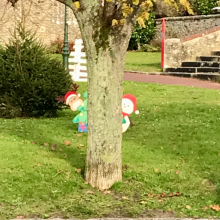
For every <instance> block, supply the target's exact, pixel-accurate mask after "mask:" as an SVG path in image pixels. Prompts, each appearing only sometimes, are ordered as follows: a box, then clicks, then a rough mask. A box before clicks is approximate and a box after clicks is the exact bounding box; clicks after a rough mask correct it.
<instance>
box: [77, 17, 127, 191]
mask: <svg viewBox="0 0 220 220" xmlns="http://www.w3.org/2000/svg"><path fill="white" fill-rule="evenodd" d="M78 20H79V25H80V26H83V28H81V33H82V38H83V41H84V45H85V51H86V55H87V69H88V141H87V157H86V172H85V181H86V182H88V183H89V184H91V185H92V186H93V187H97V188H99V189H100V190H105V189H109V188H110V187H111V186H112V185H113V184H114V183H115V182H118V181H122V155H121V142H122V107H121V102H122V95H123V75H124V64H125V56H126V51H127V47H128V43H129V39H130V35H131V26H129V25H127V26H124V27H123V31H121V32H118V33H115V34H112V32H111V31H109V29H106V30H104V31H100V30H98V31H99V35H98V37H97V36H96V30H97V29H96V27H95V26H94V25H92V23H90V21H89V20H88V23H87V24H85V23H83V24H82V23H80V21H82V20H84V19H82V18H81V19H78ZM84 22H85V20H84ZM97 26H98V27H100V25H97ZM110 27H111V26H110ZM98 29H99V28H98ZM103 39H105V40H104V41H103Z"/></svg>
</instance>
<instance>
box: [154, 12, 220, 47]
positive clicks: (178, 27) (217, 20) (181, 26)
mask: <svg viewBox="0 0 220 220" xmlns="http://www.w3.org/2000/svg"><path fill="white" fill-rule="evenodd" d="M217 26H220V14H217V15H201V16H186V17H167V18H166V39H170V38H179V39H180V38H185V37H187V36H190V35H194V34H197V33H200V32H203V31H205V30H208V29H211V28H214V27H217ZM161 30H162V19H157V20H156V32H155V37H154V39H153V40H152V44H153V45H155V46H160V45H161Z"/></svg>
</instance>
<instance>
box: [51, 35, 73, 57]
mask: <svg viewBox="0 0 220 220" xmlns="http://www.w3.org/2000/svg"><path fill="white" fill-rule="evenodd" d="M68 44H69V45H68V46H69V51H70V52H71V51H73V46H74V45H75V44H74V42H72V41H70V42H69V43H68ZM63 47H64V42H63V39H61V38H60V37H57V39H56V40H54V41H52V42H51V45H50V47H49V51H50V52H51V53H55V54H62V52H63Z"/></svg>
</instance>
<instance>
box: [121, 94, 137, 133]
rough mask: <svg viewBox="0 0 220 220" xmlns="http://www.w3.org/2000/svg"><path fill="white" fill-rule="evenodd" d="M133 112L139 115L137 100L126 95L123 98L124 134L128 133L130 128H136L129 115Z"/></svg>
mask: <svg viewBox="0 0 220 220" xmlns="http://www.w3.org/2000/svg"><path fill="white" fill-rule="evenodd" d="M133 112H134V113H135V114H139V111H138V110H137V99H136V97H135V96H133V95H131V94H125V95H124V96H123V97H122V133H124V132H125V131H127V129H128V128H129V126H131V127H133V126H134V124H133V123H132V121H131V119H130V118H129V115H130V114H131V113H133Z"/></svg>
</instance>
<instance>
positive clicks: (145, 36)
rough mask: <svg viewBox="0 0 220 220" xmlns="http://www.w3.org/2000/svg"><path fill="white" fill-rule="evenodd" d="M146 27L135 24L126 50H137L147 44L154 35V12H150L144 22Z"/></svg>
mask: <svg viewBox="0 0 220 220" xmlns="http://www.w3.org/2000/svg"><path fill="white" fill-rule="evenodd" d="M145 25H146V28H142V27H141V26H140V25H139V24H138V23H137V24H136V26H135V28H134V31H133V33H132V36H131V39H130V42H129V46H128V50H137V49H140V48H141V47H142V46H144V45H147V44H149V43H150V41H151V40H152V39H153V37H154V33H155V14H154V13H151V14H150V17H149V19H148V20H147V21H146V22H145Z"/></svg>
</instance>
